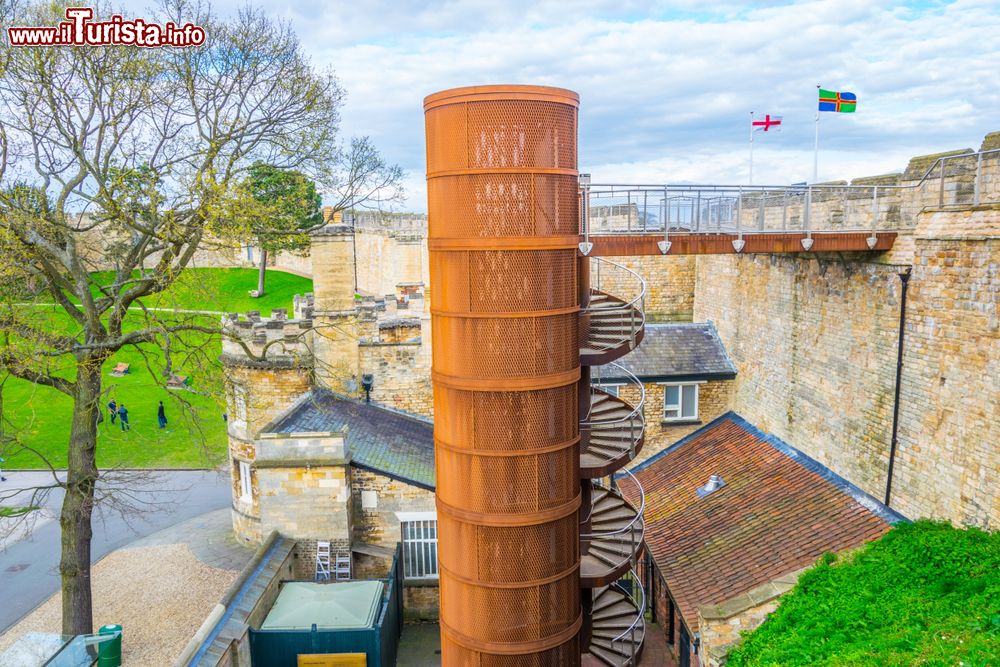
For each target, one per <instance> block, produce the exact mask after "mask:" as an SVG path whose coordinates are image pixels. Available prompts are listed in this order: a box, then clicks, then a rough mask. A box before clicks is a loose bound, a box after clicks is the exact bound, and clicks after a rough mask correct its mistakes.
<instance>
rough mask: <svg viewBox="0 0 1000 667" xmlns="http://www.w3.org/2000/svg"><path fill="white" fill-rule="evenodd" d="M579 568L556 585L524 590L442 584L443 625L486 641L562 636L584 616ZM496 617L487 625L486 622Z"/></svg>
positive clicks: (455, 582)
mask: <svg viewBox="0 0 1000 667" xmlns="http://www.w3.org/2000/svg"><path fill="white" fill-rule="evenodd" d="M578 575H579V573H578V572H577V570H576V569H574V570H573V571H571V572H568V573H566V575H565V576H563V577H562V578H560V579H556V580H554V581H551V582H548V583H544V584H538V585H531V586H526V587H523V588H506V587H493V586H487V585H475V584H470V583H466V582H464V581H461V580H459V579H456V578H453V577H445V578H443V579H442V580H441V605H442V606H447V607H449V608H451V609H453V610H458V613H457V614H454V613H453V614H450V615H449V618H448V620H447V621H444V623H445V624H446V625H447V626H448V628H449V629H451V630H453V631H454V632H455V633H456V634H458V635H460V636H463V637H476V638H477V639H478V640H479V641H482V642H504V643H507V642H510V643H520V642H534V641H537V640H540V639H544V638H546V637H550V636H553V635H558V634H559V633H561V632H564V631H565V630H566V629H567V628H569V627H571V626H572V625H573V624H574V623H575V622H576V620H577V619H578V618H579V617H580V611H581V607H580V578H579V576H578ZM487 618H489V619H491V620H490V621H489V622H488V623H484V622H483V621H484V619H487Z"/></svg>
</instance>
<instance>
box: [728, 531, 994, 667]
mask: <svg viewBox="0 0 1000 667" xmlns="http://www.w3.org/2000/svg"><path fill="white" fill-rule="evenodd" d="M728 665H729V667H764V666H772V665H781V666H782V667H785V666H789V667H791V666H794V665H827V666H831V667H832V666H843V667H848V666H850V667H856V666H858V665H879V666H882V665H886V666H897V665H898V666H899V667H904V666H905V667H911V666H913V665H956V666H962V667H987V666H996V665H1000V533H988V532H984V531H982V530H979V529H976V528H968V529H964V530H961V529H957V528H954V527H952V526H951V525H950V524H946V523H937V522H931V521H918V522H915V523H912V524H899V525H897V526H896V527H894V528H893V529H892V530H891V531H889V532H888V533H887V534H886V535H885V536H883V537H882V538H881V539H879V540H877V541H875V542H872V543H870V544H868V545H867V546H865V547H864V548H862V549H860V550H859V551H857V552H854V553H853V554H851V555H848V556H845V557H842V558H839V559H838V558H835V557H834V556H833V555H831V554H828V555H826V556H824V557H823V558H822V559H821V560H820V562H819V563H818V564H817V565H816V567H814V568H812V569H811V570H809V571H807V572H806V573H804V574H803V575H802V577H801V578H800V580H799V583H798V585H797V586H796V587H795V589H794V590H792V591H791V592H790V593H789V594H788V595H786V596H785V597H784V598H782V600H781V604H780V605H779V606H778V609H777V610H775V612H774V613H773V614H771V616H770V617H769V618H768V620H767V621H766V622H765V623H764V624H763V625H761V626H760V627H759V628H757V629H756V630H755V631H753V632H750V633H746V634H745V635H744V638H743V642H742V643H741V645H740V646H739V647H737V648H736V649H735V650H734V651H733V652H732V653H731V654H730V657H729V662H728Z"/></svg>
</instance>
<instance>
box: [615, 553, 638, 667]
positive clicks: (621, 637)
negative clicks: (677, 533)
mask: <svg viewBox="0 0 1000 667" xmlns="http://www.w3.org/2000/svg"><path fill="white" fill-rule="evenodd" d="M629 575H630V576H631V578H632V586H630V588H631V589H632V590H631V591H627V590H625V587H624V586H622V585H621V581H616V582H615V583H614V584H612V586H613V587H614V588H617V589H618V590H619V591H621V592H622V594H623V595H625V596H626V597H627V598H628V599H629V600H630V601H631V602H632V604H634V605H635V608H636V615H635V620H634V621H632V624H631V625H629V627H628V628H626V629H625V630H623V631H622V632H621V633H619V634H618V636H617V637H615V638H614V639H612V640H611V643H612V644H614V643H616V642H621V643H625V637H626V636H627V637H628V638H629V640H628V641H629V645H630V650H631V652H632V664H635V656H636V650H635V648H636V643H635V633H636V631H637V630H638V629H639V626H640V625H642V626H645V624H646V619H645V618H644V617H643V612H644V611H645V609H646V590H645V589H644V588H643V587H642V584H641V583H639V574H638V573H637V572H636V571H635V570H629Z"/></svg>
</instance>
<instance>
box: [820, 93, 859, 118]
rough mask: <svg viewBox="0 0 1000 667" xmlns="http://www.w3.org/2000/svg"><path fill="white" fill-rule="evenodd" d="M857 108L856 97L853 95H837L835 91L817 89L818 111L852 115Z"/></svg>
mask: <svg viewBox="0 0 1000 667" xmlns="http://www.w3.org/2000/svg"><path fill="white" fill-rule="evenodd" d="M857 108H858V96H857V95H855V94H854V93H838V92H837V91H835V90H824V89H822V88H820V89H819V110H820V111H834V112H837V113H854V112H855V110H857Z"/></svg>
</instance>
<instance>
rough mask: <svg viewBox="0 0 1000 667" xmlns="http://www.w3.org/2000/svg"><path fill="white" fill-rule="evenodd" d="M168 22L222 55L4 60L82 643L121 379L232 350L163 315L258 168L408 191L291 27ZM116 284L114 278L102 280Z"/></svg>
mask: <svg viewBox="0 0 1000 667" xmlns="http://www.w3.org/2000/svg"><path fill="white" fill-rule="evenodd" d="M0 3H3V0H0ZM5 7H6V10H5V11H6V13H8V15H10V14H11V13H13V18H11V17H8V18H7V22H6V25H10V24H11V23H13V24H15V25H17V24H23V25H53V24H55V23H56V22H57V21H59V20H60V19H61V18H62V15H61V12H62V11H63V8H62V7H55V6H53V5H51V4H49V3H39V4H36V5H31V6H26V7H14V6H13V5H10V4H9V3H5ZM12 7H13V12H11V8H12ZM96 12H97V14H99V15H102V16H107V15H109V14H111V13H112V12H111V10H110V8H109V7H108V6H102V7H98V8H97V10H96ZM159 12H160V15H159V16H157V17H156V18H157V19H159V20H161V21H163V22H165V21H167V20H172V21H174V22H175V23H176V24H178V25H183V24H184V23H186V22H187V21H191V22H193V23H195V24H197V25H200V26H203V27H204V28H205V30H206V32H207V35H208V39H207V42H206V44H205V45H204V46H202V47H199V48H185V49H141V48H130V47H99V48H78V47H73V48H70V47H38V48H17V49H12V48H9V47H6V45H5V48H4V49H2V51H3V55H2V56H0V278H2V280H3V282H2V284H0V297H3V303H0V368H2V369H4V370H5V371H6V372H7V373H9V374H11V375H12V376H14V377H17V378H21V379H22V380H27V381H29V382H32V383H36V384H37V385H40V386H44V387H46V388H48V389H49V390H51V391H56V392H61V393H62V394H65V395H66V396H69V397H70V398H71V399H72V404H73V415H72V423H71V425H70V436H69V442H68V451H67V454H68V456H67V473H66V478H65V480H64V481H60V480H59V479H58V477H56V476H54V479H55V480H56V481H55V482H54V483H55V484H58V485H60V486H61V487H62V488H63V489H64V491H65V496H64V501H63V503H62V509H61V513H60V524H61V528H62V555H61V561H60V566H59V568H60V574H61V577H62V590H63V595H62V600H63V632H64V633H66V634H79V633H87V632H90V631H91V629H92V607H91V590H90V565H91V554H90V542H91V537H92V517H93V512H94V508H95V503H96V502H97V501H99V500H100V496H101V495H103V494H101V493H100V492H97V491H96V490H97V489H98V480H99V479H100V473H99V471H98V469H97V463H96V452H97V446H98V428H97V425H98V422H99V420H100V419H101V406H102V402H103V399H104V396H103V393H102V390H103V385H102V368H103V366H104V363H105V362H106V361H107V360H108V359H109V358H110V357H111V356H112V355H113V354H114V353H115V352H117V351H119V350H121V349H123V348H134V349H140V350H143V351H144V352H149V351H150V350H156V351H157V352H156V354H157V356H158V357H159V358H160V359H162V360H163V369H162V371H163V372H164V373H169V371H170V368H171V365H172V363H173V360H174V358H175V356H176V355H177V354H178V350H187V351H188V352H187V353H188V354H190V353H191V352H190V351H191V350H195V351H196V352H195V353H198V354H201V357H200V358H201V359H203V360H205V361H207V360H208V359H209V358H210V356H211V355H209V354H206V353H205V352H204V349H203V348H202V347H201V345H202V343H190V341H187V342H186V341H185V337H186V336H187V337H190V336H192V335H199V336H201V338H199V340H204V336H216V337H217V336H218V335H219V326H218V320H217V318H212V319H206V318H205V317H203V316H199V315H197V314H183V315H182V314H180V313H176V312H174V313H170V312H162V311H159V310H154V309H151V308H149V307H147V301H148V300H149V299H150V298H151V297H154V296H156V295H158V294H160V293H162V292H163V291H164V290H166V289H167V288H169V287H170V286H171V285H173V284H174V283H175V282H176V281H177V280H178V279H179V277H180V276H181V274H182V272H183V271H184V269H185V268H186V267H187V266H188V265H189V264H190V262H191V259H192V257H193V256H194V254H195V252H196V250H198V249H199V247H202V246H204V245H206V244H209V243H212V242H214V240H217V239H220V238H222V239H225V238H229V235H231V234H232V233H233V231H234V230H233V229H232V225H231V223H230V222H229V221H228V220H227V215H226V213H227V211H231V207H232V205H233V192H234V190H235V188H236V186H237V184H238V183H239V182H240V180H241V179H243V178H244V176H245V174H246V171H247V169H248V168H249V167H250V165H251V164H252V163H253V162H255V161H262V162H266V163H267V164H271V165H275V166H277V167H280V168H286V169H295V170H297V171H299V172H301V173H303V174H306V175H308V176H309V177H310V178H312V179H313V180H315V181H316V182H317V183H318V184H319V185H320V187H321V189H323V188H325V189H327V190H329V191H331V192H336V193H338V194H337V195H336V196H338V197H339V196H341V195H340V194H339V193H354V194H351V197H356V196H360V194H362V193H369V196H370V197H371V198H378V193H377V192H375V191H376V190H384V189H386V188H388V189H389V190H391V189H392V188H393V187H396V183H398V180H399V177H398V171H393V169H392V168H388V169H387V170H386V168H385V167H384V166H383V168H382V172H380V173H385V174H387V175H388V176H389V177H391V178H387V179H386V180H382V181H379V180H377V179H376V180H373V179H372V177H371V173H370V170H369V168H368V167H366V166H365V165H366V164H367V165H369V166H370V165H371V164H372V159H371V157H370V154H369V156H368V157H367V158H365V159H366V160H367V162H365V163H360V164H355V163H354V160H355V159H357V158H359V157H363V155H356V154H355V153H356V150H357V149H355V148H354V147H353V146H354V144H350V145H351V146H352V147H351V148H346V149H345V148H344V147H343V146H342V145H341V143H339V141H338V122H339V115H338V110H339V108H340V106H341V105H342V103H343V99H344V91H343V89H342V88H341V87H340V85H339V83H338V81H337V79H336V78H335V76H334V74H333V73H332V72H330V71H325V72H320V71H317V70H316V68H314V67H313V66H312V64H311V63H310V62H309V61H308V59H307V58H306V57H305V56H304V55H303V53H302V51H301V48H300V45H299V42H298V40H297V38H296V36H295V35H294V33H293V32H292V31H291V30H290V29H289V27H288V25H287V24H284V23H280V22H275V21H272V20H270V19H269V18H267V17H266V16H264V15H263V14H262V13H261V12H259V11H256V10H253V9H244V10H242V11H240V12H239V14H238V15H237V16H235V17H234V18H232V19H231V20H225V21H224V20H220V19H218V18H217V17H215V16H214V15H213V14H212V13H211V11H210V7H208V6H207V5H202V4H196V3H195V4H192V3H188V2H186V1H184V0H179V1H174V2H167V3H165V4H164V5H162V6H161V7H160V10H159ZM5 38H6V35H5ZM360 145H362V146H369V147H370V144H369V143H368V142H366V141H362V142H360ZM362 153H364V151H362ZM376 156H377V154H376ZM378 161H379V160H376V162H378ZM372 193H373V194H372ZM109 268H111V269H113V275H112V277H111V279H110V280H97V279H96V278H95V276H94V272H95V271H97V270H108V269H109ZM32 299H34V300H36V301H46V302H49V303H53V304H56V306H57V308H58V310H59V314H60V318H61V319H60V321H62V322H65V323H67V324H65V325H64V326H55V327H54V326H52V321H51V318H46V317H41V316H39V311H42V310H44V311H45V312H50V311H49V310H46V309H39V308H35V309H33V308H26V307H23V305H22V304H23V303H24V301H25V300H28V301H30V300H32ZM216 340H217V338H216Z"/></svg>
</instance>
